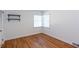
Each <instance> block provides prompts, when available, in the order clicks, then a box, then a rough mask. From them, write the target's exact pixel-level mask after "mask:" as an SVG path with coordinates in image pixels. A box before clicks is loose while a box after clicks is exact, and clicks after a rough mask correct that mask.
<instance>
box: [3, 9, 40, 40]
mask: <svg viewBox="0 0 79 59" xmlns="http://www.w3.org/2000/svg"><path fill="white" fill-rule="evenodd" d="M8 14H19V15H21V21H20V22H19V21H17V20H15V21H14V20H11V21H9V22H8V20H7V19H8V16H7V15H8ZM33 15H34V12H33V11H29V10H27V11H26V10H19V11H18V10H5V11H4V39H13V38H17V37H21V36H28V35H32V34H36V33H39V32H40V30H41V28H34V27H33Z"/></svg>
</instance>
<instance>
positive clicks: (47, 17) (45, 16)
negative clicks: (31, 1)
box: [43, 15, 49, 27]
mask: <svg viewBox="0 0 79 59" xmlns="http://www.w3.org/2000/svg"><path fill="white" fill-rule="evenodd" d="M43 26H44V27H49V15H43Z"/></svg>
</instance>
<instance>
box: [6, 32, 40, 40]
mask: <svg viewBox="0 0 79 59" xmlns="http://www.w3.org/2000/svg"><path fill="white" fill-rule="evenodd" d="M38 33H40V32H38ZM38 33H31V34H26V35H19V36H16V37H11V38H6V39H5V41H6V40H11V39H16V38H20V37H26V36H31V35H35V34H38Z"/></svg>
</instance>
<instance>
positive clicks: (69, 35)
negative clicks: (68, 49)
mask: <svg viewBox="0 0 79 59" xmlns="http://www.w3.org/2000/svg"><path fill="white" fill-rule="evenodd" d="M49 15H50V27H49V28H44V29H43V32H44V33H46V34H48V35H51V36H55V37H56V38H59V39H60V40H62V41H65V42H67V43H70V44H72V42H79V11H77V10H75V11H74V10H53V11H49Z"/></svg>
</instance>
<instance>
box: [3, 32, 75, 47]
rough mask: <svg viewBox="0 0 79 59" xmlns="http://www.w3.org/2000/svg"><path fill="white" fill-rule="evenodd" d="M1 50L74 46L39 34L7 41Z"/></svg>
mask: <svg viewBox="0 0 79 59" xmlns="http://www.w3.org/2000/svg"><path fill="white" fill-rule="evenodd" d="M2 48H75V47H74V46H72V45H70V44H68V43H65V42H63V41H60V40H58V39H56V38H53V37H50V36H48V35H46V34H43V33H39V34H36V35H31V36H28V37H21V38H17V39H12V40H7V41H5V42H4V44H3V45H2Z"/></svg>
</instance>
